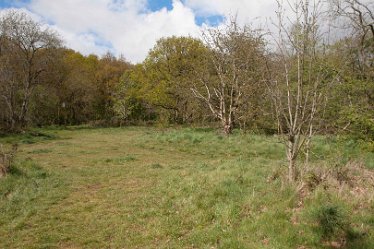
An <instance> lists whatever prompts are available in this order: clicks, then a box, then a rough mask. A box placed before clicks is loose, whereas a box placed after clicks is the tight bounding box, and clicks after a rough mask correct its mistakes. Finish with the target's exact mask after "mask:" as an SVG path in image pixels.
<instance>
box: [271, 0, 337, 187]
mask: <svg viewBox="0 0 374 249" xmlns="http://www.w3.org/2000/svg"><path fill="white" fill-rule="evenodd" d="M278 6H279V11H278V20H279V24H278V29H279V34H278V35H277V36H278V37H277V51H276V52H275V54H274V59H273V61H272V64H273V66H269V69H270V70H269V73H268V74H267V77H268V78H267V82H268V86H269V93H270V96H271V99H272V101H273V105H274V108H275V114H276V117H277V120H278V125H279V132H280V133H281V135H282V137H283V138H285V139H284V142H285V145H286V148H287V149H286V155H287V159H288V180H289V181H290V182H293V181H295V179H296V177H297V168H296V159H297V158H298V156H299V154H300V152H301V151H302V149H303V148H304V147H305V146H306V145H307V144H308V143H309V142H310V140H311V138H312V136H313V134H314V126H315V123H316V120H317V114H318V112H319V111H320V110H321V108H322V106H323V102H324V100H325V98H324V96H325V90H326V89H327V86H328V85H329V83H331V82H332V81H333V80H334V73H333V72H332V71H331V70H329V69H328V68H327V67H326V65H325V62H324V54H323V46H322V41H321V37H320V32H319V27H320V21H321V19H320V18H321V16H320V13H321V12H320V10H321V7H322V6H321V2H320V1H318V2H309V1H308V0H296V1H295V3H294V5H290V6H289V7H290V9H291V10H292V12H293V14H294V18H293V19H288V20H291V23H290V25H287V24H286V23H285V19H284V14H285V11H284V6H283V4H282V3H281V2H278ZM270 64H271V63H270Z"/></svg>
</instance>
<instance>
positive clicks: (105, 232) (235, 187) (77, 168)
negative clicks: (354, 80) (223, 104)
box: [0, 127, 374, 249]
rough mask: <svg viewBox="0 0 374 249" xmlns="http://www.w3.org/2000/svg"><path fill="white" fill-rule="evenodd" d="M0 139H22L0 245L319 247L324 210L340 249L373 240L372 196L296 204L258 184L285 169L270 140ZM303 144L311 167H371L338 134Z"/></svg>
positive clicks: (175, 136)
mask: <svg viewBox="0 0 374 249" xmlns="http://www.w3.org/2000/svg"><path fill="white" fill-rule="evenodd" d="M37 134H43V135H37ZM25 141H27V142H25ZM1 142H3V143H14V142H19V143H20V142H21V143H22V144H21V146H20V152H19V154H18V156H17V159H16V165H15V167H14V168H13V169H12V172H11V174H10V175H8V176H7V177H5V178H3V179H0V238H6V239H1V240H0V248H269V249H270V248H277V249H278V248H279V249H281V248H285V249H286V248H305V249H306V248H330V247H329V246H328V245H327V244H325V243H323V241H322V239H323V233H322V232H321V231H324V230H323V229H324V228H323V227H320V226H318V224H319V223H318V222H319V220H321V218H320V217H325V216H321V215H324V213H323V212H325V210H327V211H329V210H333V211H334V212H335V209H336V210H337V211H336V212H341V215H340V213H337V215H336V216H337V217H338V218H339V219H341V220H342V224H347V226H349V231H348V232H349V235H350V241H349V242H348V243H347V246H346V248H351V249H353V248H374V215H373V214H374V202H373V200H367V201H366V202H365V205H363V203H362V202H360V200H354V199H352V200H350V202H346V201H344V199H343V197H341V196H339V195H338V194H336V193H329V192H326V191H323V189H322V188H321V189H317V190H316V192H315V193H313V194H312V195H311V196H310V197H308V198H307V199H306V200H305V203H304V206H303V208H302V209H301V210H298V202H299V197H298V194H297V192H296V191H295V188H294V187H292V186H288V185H287V184H284V182H283V181H282V178H276V177H275V178H274V179H273V180H271V181H269V176H271V175H273V174H274V172H277V171H279V169H281V171H282V170H283V169H285V166H286V165H287V162H286V161H285V158H284V148H283V145H282V144H281V143H279V142H278V139H277V138H276V137H274V136H261V135H249V134H240V132H236V133H235V134H234V135H233V136H231V137H229V138H226V137H223V136H221V135H219V134H217V133H216V132H215V131H214V130H211V129H190V128H183V129H157V128H140V127H128V128H123V129H120V128H107V129H84V128H69V129H65V130H62V129H55V130H53V129H49V130H39V131H38V132H37V133H32V134H24V135H18V136H10V137H3V138H0V143H1ZM313 152H314V153H313V154H312V162H313V164H315V165H318V164H326V163H331V164H332V165H333V164H335V163H339V164H343V163H344V162H345V161H347V160H349V159H354V158H356V159H360V160H361V159H362V160H363V161H365V160H366V161H367V162H368V163H367V166H368V167H372V166H371V165H370V163H371V160H370V158H373V154H372V153H370V152H364V151H362V150H361V148H360V147H359V146H358V145H356V144H352V143H350V142H349V141H347V140H339V139H335V138H334V139H327V138H324V137H318V138H317V139H316V142H315V144H314V150H313ZM321 210H322V211H321ZM327 211H326V212H327ZM352 211H354V212H353V213H352V215H346V214H347V213H349V212H352ZM321 212H322V214H321ZM295 214H296V216H297V222H295V220H294V219H295V218H294V217H295ZM328 214H329V213H328ZM333 214H335V213H333ZM347 216H348V217H347ZM327 217H330V216H327ZM334 221H335V220H334ZM339 222H340V220H336V224H340V223H339ZM323 224H324V223H323ZM333 224H335V223H333Z"/></svg>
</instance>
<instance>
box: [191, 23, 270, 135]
mask: <svg viewBox="0 0 374 249" xmlns="http://www.w3.org/2000/svg"><path fill="white" fill-rule="evenodd" d="M203 38H204V41H205V44H206V46H207V48H208V49H209V50H210V51H209V52H210V53H209V54H208V58H206V59H205V60H204V65H199V67H197V68H196V69H195V75H196V78H197V80H196V82H195V83H194V85H193V87H192V88H191V90H192V92H193V93H194V95H195V97H197V98H199V99H201V100H202V101H203V102H205V103H206V105H207V106H208V107H209V110H210V111H211V113H212V114H213V115H214V116H215V117H216V118H217V119H219V120H220V122H221V125H222V128H223V131H224V133H225V134H227V135H228V134H230V133H231V132H232V129H233V127H234V122H235V120H237V119H238V118H239V117H238V116H237V114H238V113H239V111H242V109H241V108H243V106H244V105H243V104H244V103H243V97H244V95H246V96H247V97H248V96H252V95H253V94H254V93H255V89H256V88H257V87H259V82H262V81H261V78H262V76H263V72H264V70H262V69H261V67H263V65H264V63H263V62H264V58H265V57H264V54H265V41H264V39H263V36H262V34H261V33H260V32H259V31H256V30H252V29H251V28H250V27H249V26H244V27H240V26H239V25H238V24H237V23H236V22H235V21H231V22H230V23H229V24H228V25H227V26H226V27H224V28H223V29H221V28H214V29H209V30H207V31H206V32H205V33H204V34H203ZM247 100H248V101H250V100H249V99H248V98H247Z"/></svg>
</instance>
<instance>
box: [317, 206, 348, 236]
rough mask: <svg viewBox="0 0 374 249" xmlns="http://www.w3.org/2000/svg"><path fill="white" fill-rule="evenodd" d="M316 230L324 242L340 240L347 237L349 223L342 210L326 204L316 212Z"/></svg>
mask: <svg viewBox="0 0 374 249" xmlns="http://www.w3.org/2000/svg"><path fill="white" fill-rule="evenodd" d="M314 218H315V221H316V222H317V224H318V225H317V227H316V230H317V232H318V233H319V234H320V235H321V238H322V239H323V240H330V239H339V238H341V237H345V236H346V231H347V228H348V227H349V222H348V221H347V217H346V216H345V215H344V212H343V211H342V209H341V208H340V207H339V206H337V205H335V204H330V203H329V204H324V205H321V206H320V207H319V208H317V209H316V210H315V213H314Z"/></svg>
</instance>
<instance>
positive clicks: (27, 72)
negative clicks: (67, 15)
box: [0, 11, 61, 130]
mask: <svg viewBox="0 0 374 249" xmlns="http://www.w3.org/2000/svg"><path fill="white" fill-rule="evenodd" d="M60 45H61V41H60V39H59V38H58V36H57V35H56V33H54V32H53V31H51V30H49V29H46V28H43V27H42V25H41V24H40V23H37V22H35V21H33V20H32V19H31V18H30V17H29V16H27V15H26V14H25V13H23V12H17V11H9V12H6V13H5V14H4V15H3V16H2V17H1V19H0V62H1V63H0V94H1V98H2V101H4V102H5V106H6V109H5V112H6V114H5V116H6V117H5V118H6V120H7V126H8V128H9V129H10V130H17V129H23V128H25V127H26V126H27V121H28V120H27V118H28V113H29V104H30V98H31V96H32V93H33V91H34V89H35V87H36V86H38V85H39V84H41V81H42V76H43V75H44V74H46V73H47V70H48V65H49V63H51V61H52V60H53V58H54V56H53V54H54V52H55V49H56V48H57V47H59V46H60Z"/></svg>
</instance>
